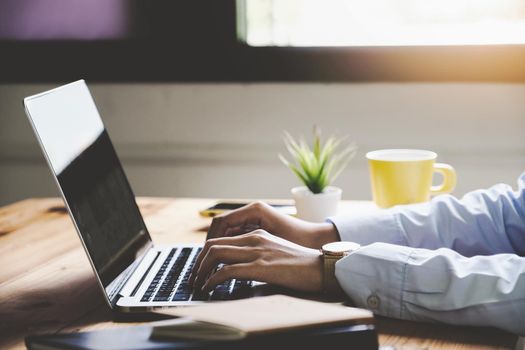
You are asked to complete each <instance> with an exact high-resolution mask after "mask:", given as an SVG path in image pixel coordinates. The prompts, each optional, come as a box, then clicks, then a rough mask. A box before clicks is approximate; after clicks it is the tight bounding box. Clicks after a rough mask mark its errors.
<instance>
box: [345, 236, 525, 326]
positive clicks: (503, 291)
mask: <svg viewBox="0 0 525 350" xmlns="http://www.w3.org/2000/svg"><path fill="white" fill-rule="evenodd" d="M336 277H337V279H338V281H339V283H340V285H341V287H342V288H343V290H344V291H345V292H346V293H347V294H348V296H350V298H351V299H352V300H353V302H354V303H355V304H356V305H357V306H359V307H364V308H368V309H371V310H372V311H374V312H375V313H377V314H379V315H384V316H388V317H394V318H401V319H407V320H414V321H426V322H446V323H450V324H458V325H473V326H494V327H498V328H501V329H504V330H507V331H510V332H513V333H516V334H521V335H525V258H523V257H519V256H517V255H515V254H496V255H491V256H475V257H465V256H462V255H460V254H458V253H457V252H454V251H452V250H450V249H437V250H429V249H421V248H411V247H404V246H398V245H393V244H387V243H374V244H370V245H368V246H364V247H362V248H361V249H359V250H357V251H355V252H353V253H352V254H350V255H349V256H347V257H345V258H343V259H341V260H340V261H338V262H337V264H336Z"/></svg>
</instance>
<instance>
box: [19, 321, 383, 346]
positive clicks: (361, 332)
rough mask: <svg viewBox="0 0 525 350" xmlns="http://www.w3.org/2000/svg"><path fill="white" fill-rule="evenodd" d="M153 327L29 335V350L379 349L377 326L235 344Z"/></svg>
mask: <svg viewBox="0 0 525 350" xmlns="http://www.w3.org/2000/svg"><path fill="white" fill-rule="evenodd" d="M152 330H153V327H152V325H140V326H133V327H122V328H113V329H109V330H100V331H92V332H81V333H68V334H56V335H36V336H28V337H26V339H25V342H26V345H27V348H28V349H29V350H54V349H67V350H77V349H78V350H80V349H82V350H88V349H89V350H109V349H111V350H124V349H125V350H139V349H140V350H149V349H151V350H153V349H155V350H157V349H192V350H197V349H198V350H201V349H203V350H204V349H205V350H208V349H213V350H222V349H224V350H225V349H233V350H235V349H239V350H240V349H243V350H244V349H250V350H252V349H270V350H271V349H284V348H285V347H286V348H288V347H289V348H290V349H301V350H319V349H323V348H327V347H330V346H332V345H338V346H341V345H344V348H345V349H359V350H368V349H377V348H378V342H377V334H376V331H375V328H374V325H372V324H370V325H366V324H361V325H347V326H332V327H325V328H315V329H307V330H305V329H302V330H294V331H289V332H285V333H279V334H272V335H261V336H258V337H253V338H246V339H242V340H235V341H199V340H183V339H180V340H178V339H173V338H171V339H158V338H155V339H153V338H152V337H151V333H152Z"/></svg>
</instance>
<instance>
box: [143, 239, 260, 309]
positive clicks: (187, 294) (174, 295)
mask: <svg viewBox="0 0 525 350" xmlns="http://www.w3.org/2000/svg"><path fill="white" fill-rule="evenodd" d="M201 250H202V248H182V250H181V252H180V254H179V255H178V256H177V257H176V258H175V259H174V256H175V253H176V252H177V248H174V249H172V250H171V251H170V253H169V254H168V256H167V257H166V259H165V260H164V262H163V263H162V266H161V267H160V269H159V271H158V272H157V274H156V275H155V277H154V278H153V280H152V281H151V283H150V285H149V286H148V289H147V290H146V292H145V293H144V295H143V296H142V298H141V301H143V302H145V301H164V302H166V301H187V300H199V301H208V300H228V299H237V298H242V297H243V296H244V295H245V294H246V292H247V291H248V289H249V287H251V285H252V283H251V281H243V280H228V281H225V282H223V283H222V284H219V285H218V286H217V287H215V289H214V290H213V291H212V292H211V293H202V292H201V293H197V292H194V291H193V288H192V286H191V285H190V284H189V283H188V281H189V278H190V274H191V270H192V269H193V265H194V264H195V261H196V260H197V256H198V255H199V253H200V252H201ZM193 251H196V252H195V254H193V255H192V252H193ZM190 257H191V259H190ZM219 268H220V267H219Z"/></svg>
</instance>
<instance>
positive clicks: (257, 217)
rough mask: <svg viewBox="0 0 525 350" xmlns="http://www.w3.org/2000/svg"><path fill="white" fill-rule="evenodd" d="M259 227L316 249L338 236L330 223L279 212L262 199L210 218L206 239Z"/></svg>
mask: <svg viewBox="0 0 525 350" xmlns="http://www.w3.org/2000/svg"><path fill="white" fill-rule="evenodd" d="M256 229H262V230H265V231H268V232H270V233H272V234H273V235H275V236H279V237H281V238H284V239H285V240H287V241H291V242H294V243H297V244H300V245H302V246H305V247H310V248H316V249H319V248H321V247H322V246H323V244H325V243H330V242H335V241H338V240H339V234H338V233H337V230H336V228H335V227H334V225H332V224H331V223H311V222H307V221H303V220H299V219H297V218H294V217H292V216H289V215H285V214H282V213H280V212H279V211H278V210H276V209H275V208H273V207H271V206H270V205H268V204H266V203H263V202H254V203H250V204H248V205H246V206H244V207H242V208H239V209H236V210H232V211H230V212H228V213H226V214H222V215H219V216H216V217H214V218H213V221H212V223H211V226H210V229H209V231H208V237H207V239H212V238H218V237H230V236H237V235H240V234H244V233H246V232H251V231H254V230H256Z"/></svg>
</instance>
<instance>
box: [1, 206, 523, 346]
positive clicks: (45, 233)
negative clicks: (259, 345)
mask: <svg viewBox="0 0 525 350" xmlns="http://www.w3.org/2000/svg"><path fill="white" fill-rule="evenodd" d="M214 202H215V201H214V200H211V199H173V198H139V199H138V203H139V207H140V209H141V211H142V213H143V215H144V217H145V221H146V225H147V226H148V229H149V230H150V232H151V234H152V236H153V239H154V241H155V243H157V244H172V243H177V242H203V241H204V239H205V237H206V231H207V228H208V226H209V223H210V219H207V218H202V217H200V216H199V215H198V211H199V210H200V209H203V208H205V207H207V206H209V205H211V204H213V203H214ZM341 210H342V211H346V212H348V213H350V214H358V213H361V212H364V211H369V210H375V209H374V206H373V205H372V204H371V203H370V202H360V201H345V202H344V203H343V204H342V209H341ZM377 322H378V329H379V333H380V343H381V345H391V346H394V347H395V348H396V349H402V350H408V349H513V347H514V344H515V343H516V337H515V336H513V335H511V334H508V333H505V332H502V331H498V330H496V329H489V328H475V327H454V326H446V325H436V324H418V323H414V322H407V321H400V320H394V319H388V318H383V317H378V319H377ZM129 324H130V323H129V322H126V323H123V322H115V321H114V315H113V314H112V312H111V311H110V309H109V307H108V306H107V305H106V303H105V300H104V298H103V295H102V293H101V291H100V290H99V288H98V285H97V283H96V280H95V277H94V275H93V271H92V270H91V267H90V264H89V262H88V260H87V257H86V254H85V252H84V250H83V249H82V247H81V244H80V241H79V238H78V236H77V234H76V232H75V229H74V227H73V224H72V223H71V220H70V218H69V216H68V215H67V212H66V211H65V208H64V206H63V202H62V200H61V199H58V198H43V199H28V200H24V201H21V202H17V203H14V204H11V205H8V206H5V207H2V208H0V348H1V349H23V348H25V346H24V337H25V336H26V335H28V334H36V333H56V332H75V331H82V330H92V329H102V328H109V327H120V326H127V325H129Z"/></svg>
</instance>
